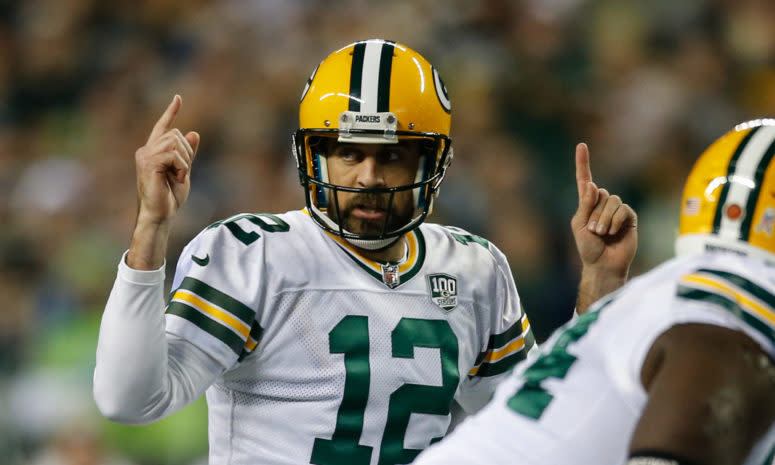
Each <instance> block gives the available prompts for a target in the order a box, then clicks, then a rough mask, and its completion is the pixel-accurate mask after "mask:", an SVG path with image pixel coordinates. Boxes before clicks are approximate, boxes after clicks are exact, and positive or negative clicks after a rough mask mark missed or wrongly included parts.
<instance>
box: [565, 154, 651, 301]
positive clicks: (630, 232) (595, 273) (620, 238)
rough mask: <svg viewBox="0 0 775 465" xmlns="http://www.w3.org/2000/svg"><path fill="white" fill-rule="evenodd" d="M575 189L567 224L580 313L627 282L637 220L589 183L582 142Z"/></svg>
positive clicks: (612, 197) (615, 197)
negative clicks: (577, 270)
mask: <svg viewBox="0 0 775 465" xmlns="http://www.w3.org/2000/svg"><path fill="white" fill-rule="evenodd" d="M576 187H577V188H578V194H579V206H578V209H577V210H576V213H575V214H574V215H573V218H571V223H570V224H571V230H572V231H573V237H574V239H575V240H576V248H577V249H578V251H579V256H580V258H581V263H582V269H581V281H580V283H579V293H578V298H577V300H576V310H577V311H578V312H579V313H583V312H585V311H586V310H587V308H589V306H590V305H591V304H592V303H593V302H595V301H596V300H598V299H599V298H601V297H603V296H604V295H606V294H608V293H610V292H612V291H615V290H616V289H618V288H619V287H621V286H622V285H623V284H624V283H625V282H626V281H627V275H628V274H629V271H630V264H631V263H632V259H633V258H634V257H635V251H636V250H637V248H638V229H637V224H638V217H637V215H636V214H635V211H634V210H633V209H632V208H631V207H630V206H629V205H627V204H625V203H622V199H621V198H620V197H619V196H618V195H610V194H609V193H608V191H607V190H605V189H601V188H598V187H597V185H596V184H595V183H594V182H592V171H591V169H590V166H589V149H588V148H587V145H586V144H583V143H582V144H578V145H577V146H576Z"/></svg>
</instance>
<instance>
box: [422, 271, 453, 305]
mask: <svg viewBox="0 0 775 465" xmlns="http://www.w3.org/2000/svg"><path fill="white" fill-rule="evenodd" d="M426 278H427V280H428V291H429V292H430V294H431V301H432V302H433V303H434V304H436V305H438V306H439V308H441V309H442V310H444V311H445V312H449V311H450V310H452V309H453V308H455V307H457V278H455V277H454V276H450V275H448V274H444V273H436V274H429V275H427V276H426Z"/></svg>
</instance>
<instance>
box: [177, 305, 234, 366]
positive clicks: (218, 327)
mask: <svg viewBox="0 0 775 465" xmlns="http://www.w3.org/2000/svg"><path fill="white" fill-rule="evenodd" d="M167 313H169V314H170V315H176V316H179V317H181V318H184V319H186V320H188V321H190V322H191V323H193V324H195V325H196V326H197V327H199V329H201V330H202V331H205V332H206V333H208V334H210V335H211V336H213V337H215V338H216V339H218V340H219V341H221V342H223V343H224V344H226V345H227V346H229V348H230V349H231V350H232V351H234V353H235V354H237V355H240V353H242V348H243V346H244V345H245V341H244V340H243V339H242V338H241V337H240V336H239V335H238V334H236V333H234V331H232V330H231V329H230V328H229V327H227V326H224V325H222V324H220V323H219V322H217V321H215V320H213V319H211V318H209V317H207V316H205V315H204V314H203V313H201V312H200V311H199V310H197V309H195V308H194V307H191V306H190V305H186V304H184V303H182V302H170V304H169V305H168V306H167Z"/></svg>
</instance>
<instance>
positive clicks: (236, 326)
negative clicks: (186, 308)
mask: <svg viewBox="0 0 775 465" xmlns="http://www.w3.org/2000/svg"><path fill="white" fill-rule="evenodd" d="M172 300H182V301H184V302H188V303H189V304H191V305H193V306H194V308H196V309H197V310H199V311H201V312H203V313H206V314H208V315H210V316H211V317H213V318H215V319H216V320H218V321H220V322H221V323H223V324H224V325H226V326H228V327H229V328H231V329H233V330H234V331H236V332H237V333H239V334H240V335H241V336H242V337H244V338H246V339H247V337H248V336H249V335H250V327H248V326H247V325H246V324H245V323H243V322H242V321H240V320H239V319H238V318H235V317H234V316H232V315H231V314H229V313H227V312H225V311H223V310H221V309H219V308H217V307H215V306H213V305H210V304H209V303H208V302H206V301H204V300H202V299H200V298H199V297H197V296H196V295H194V294H191V293H189V292H187V291H185V290H182V289H179V290H178V291H177V292H175V294H174V295H173V296H172Z"/></svg>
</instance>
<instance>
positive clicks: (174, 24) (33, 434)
mask: <svg viewBox="0 0 775 465" xmlns="http://www.w3.org/2000/svg"><path fill="white" fill-rule="evenodd" d="M370 37H380V38H386V39H392V40H396V41H399V42H402V43H404V44H406V45H408V46H410V47H412V48H414V49H415V50H417V51H419V52H420V53H421V54H423V55H424V56H425V57H426V58H428V59H429V61H431V63H433V64H434V65H435V66H436V67H437V68H438V69H439V70H440V73H441V75H442V76H443V77H444V79H445V81H446V84H447V88H448V90H449V93H450V97H451V99H452V104H453V120H452V139H453V141H454V145H455V160H454V162H453V164H452V167H451V169H450V171H449V174H448V177H447V179H446V180H445V182H444V184H443V186H442V189H441V195H440V198H439V201H438V203H437V208H436V211H435V212H434V214H433V221H435V222H440V223H444V224H452V225H456V226H459V227H462V228H465V229H468V230H469V231H471V232H473V233H476V234H479V235H482V236H484V237H486V238H488V239H490V240H491V241H493V242H494V243H495V244H496V245H498V246H499V247H500V248H501V249H502V250H503V251H504V252H505V253H506V255H507V256H508V258H509V260H510V263H511V265H512V268H513V272H514V275H515V279H516V282H517V287H518V289H519V291H520V294H521V296H522V298H523V301H524V306H525V308H526V311H527V313H528V315H529V316H530V318H531V321H532V323H533V327H534V331H535V333H536V335H537V337H538V338H539V340H540V339H543V338H544V337H546V335H547V334H548V332H549V331H550V330H551V329H552V327H554V326H555V325H556V324H558V322H561V321H563V319H565V318H567V317H568V316H569V314H570V312H571V310H572V308H573V303H574V298H575V286H576V280H577V277H578V272H579V268H580V267H579V264H578V261H577V257H576V255H575V249H574V246H573V243H572V237H571V235H570V231H569V221H570V217H571V215H572V214H573V212H574V210H575V208H576V203H577V194H576V185H575V181H574V171H573V170H574V164H573V153H574V145H575V144H576V143H577V142H579V141H586V142H587V143H588V144H589V146H590V150H591V155H592V172H593V175H594V177H595V181H596V182H597V183H598V184H599V185H601V186H603V187H607V188H608V189H609V190H610V191H611V192H615V193H618V194H620V195H621V196H622V197H623V199H624V201H625V202H627V203H629V204H631V205H632V206H633V207H634V208H635V209H636V211H637V212H638V214H639V216H640V224H639V228H640V247H639V251H638V255H637V257H636V260H635V263H634V266H633V270H632V271H633V274H634V275H635V274H638V273H640V272H642V271H643V270H644V269H646V268H647V267H650V266H652V265H654V264H655V263H657V262H659V261H661V260H663V259H665V258H667V257H669V256H670V255H671V254H672V238H673V236H674V233H675V231H676V230H677V224H678V199H679V196H680V191H681V188H682V183H683V181H684V176H685V174H686V173H687V172H688V169H689V167H690V166H691V164H692V162H693V160H694V159H695V157H696V156H697V155H698V154H699V153H700V152H701V151H702V150H703V149H704V148H705V147H706V146H707V145H708V144H709V143H710V142H711V141H713V140H714V139H715V138H716V137H718V136H720V135H721V134H722V133H723V132H725V131H726V130H728V129H730V128H732V127H733V125H734V124H735V123H737V122H739V121H743V120H747V119H753V118H756V117H761V116H773V111H772V110H773V108H775V2H771V1H769V0H738V1H725V0H681V1H674V0H651V1H648V2H643V1H638V0H483V1H468V0H411V1H410V0H392V1H389V2H385V1H378V0H340V1H338V2H325V1H323V0H219V1H207V0H187V1H180V0H178V1H176V0H153V1H151V0H147V1H127V0H114V1H111V2H100V1H98V0H25V1H12V0H0V224H2V228H0V296H2V300H3V309H2V311H0V457H2V458H3V459H2V460H0V461H2V462H3V463H9V464H12V465H15V464H25V465H27V464H29V465H43V464H45V465H76V464H77V465H91V464H121V465H123V464H126V465H132V464H136V465H140V464H142V465H162V464H165V465H167V464H169V465H190V464H194V463H202V462H201V460H202V457H204V455H205V454H206V447H207V444H206V426H205V407H204V406H203V405H202V403H201V402H198V403H197V404H195V405H194V406H192V407H190V408H188V409H186V410H184V411H183V412H181V413H179V414H177V415H174V416H173V417H171V418H170V419H168V420H164V421H163V422H161V423H160V424H157V425H153V426H151V427H146V428H131V427H123V426H118V425H113V424H110V423H109V422H107V421H106V420H103V419H101V418H100V417H99V416H98V414H97V413H96V409H95V407H94V405H93V402H92V400H91V372H92V369H93V365H94V351H95V346H96V340H97V328H98V325H99V318H100V313H101V311H102V308H103V306H104V303H105V300H106V298H107V295H108V293H109V291H110V288H111V285H112V281H113V279H114V276H115V267H116V265H117V262H118V259H119V257H120V255H121V253H122V252H123V251H124V250H125V249H126V248H127V247H128V240H129V235H130V232H131V228H132V225H133V221H134V214H135V208H136V205H135V178H134V152H135V150H136V149H137V148H138V147H140V146H141V145H143V144H144V142H145V140H146V138H147V135H148V133H149V131H150V128H151V127H152V126H153V124H154V122H155V120H156V119H157V118H158V116H159V115H160V114H161V112H162V111H163V109H164V108H165V106H166V104H167V103H168V101H169V100H170V99H171V97H172V95H174V94H175V93H179V94H180V95H182V97H183V107H182V110H181V112H180V115H179V117H178V120H177V123H178V127H180V128H181V130H183V131H184V132H186V131H188V130H196V131H198V132H199V133H200V134H201V136H202V144H201V146H200V150H199V154H198V157H197V159H196V162H195V164H194V171H193V177H192V186H193V187H192V192H191V196H190V198H189V201H188V203H187V204H186V205H185V207H184V208H183V210H182V211H181V214H180V215H179V217H178V219H177V223H176V229H175V232H174V235H173V239H172V241H173V242H172V244H171V247H170V255H169V257H168V269H167V274H168V276H171V275H172V272H173V269H174V263H175V260H176V257H177V254H178V253H179V252H180V250H181V248H182V247H183V246H184V245H185V243H186V242H187V241H188V240H189V239H191V238H192V237H193V236H194V235H195V234H196V233H197V232H198V231H199V230H200V229H202V228H203V227H205V226H207V225H208V224H210V223H212V222H213V221H215V220H218V219H221V218H224V217H227V216H231V215H232V214H234V213H238V212H282V211H287V210H291V209H297V208H300V207H301V206H302V205H303V197H302V191H301V188H300V186H299V184H298V177H297V175H296V172H295V164H294V162H293V161H292V159H291V155H290V134H291V131H292V130H293V129H295V128H296V127H297V113H296V112H297V105H298V101H299V97H300V94H301V90H302V88H303V86H304V83H305V82H306V80H307V77H308V76H309V73H310V72H311V71H312V69H313V68H314V67H315V66H316V65H317V63H318V62H319V61H320V60H322V59H323V58H324V57H325V56H326V55H327V54H328V53H330V52H331V51H333V50H336V49H338V48H339V47H341V46H344V45H346V44H348V43H350V42H353V41H355V40H358V39H363V38H370Z"/></svg>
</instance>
